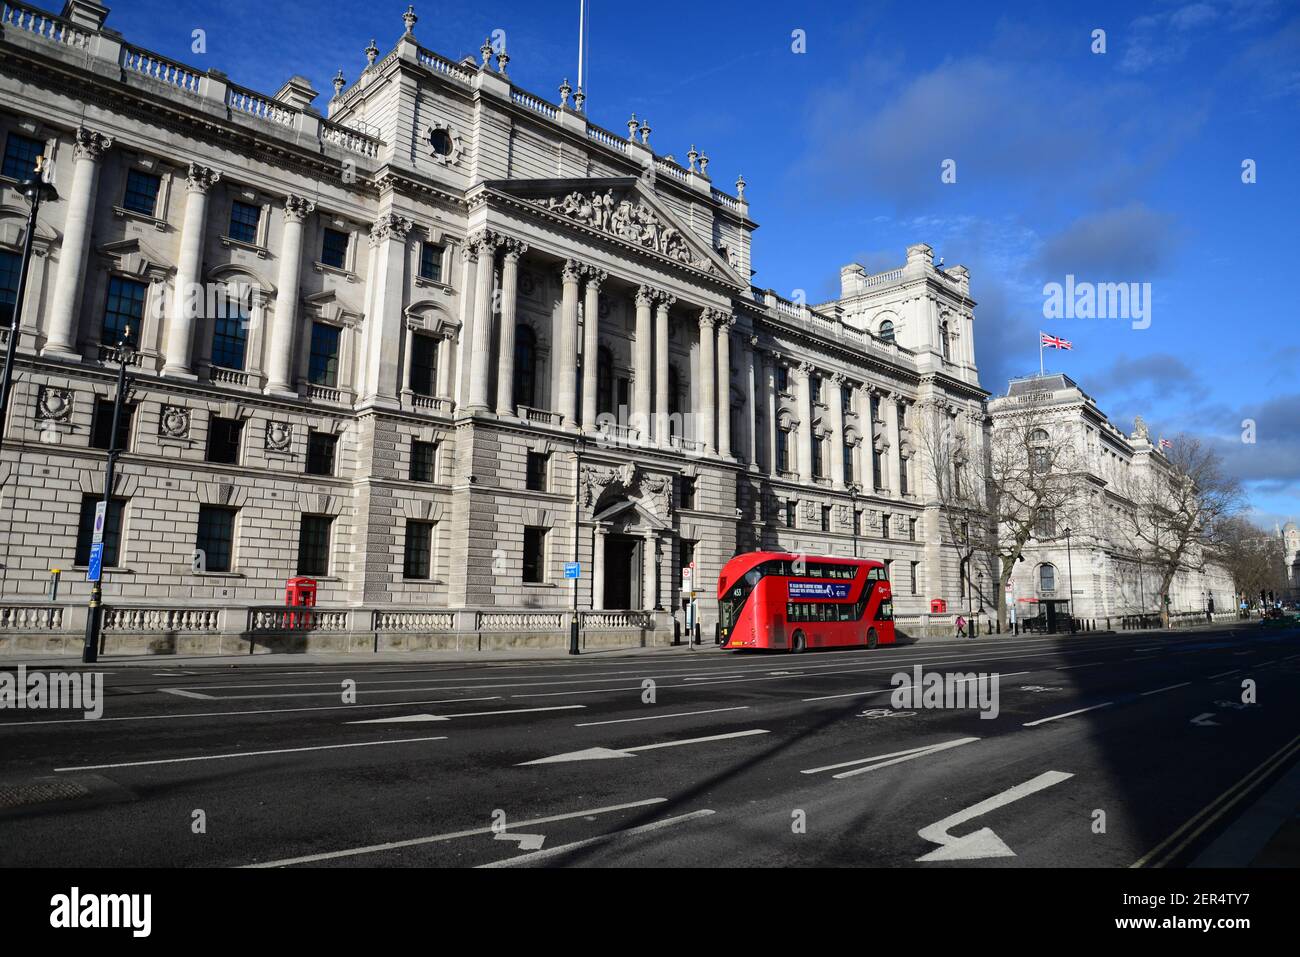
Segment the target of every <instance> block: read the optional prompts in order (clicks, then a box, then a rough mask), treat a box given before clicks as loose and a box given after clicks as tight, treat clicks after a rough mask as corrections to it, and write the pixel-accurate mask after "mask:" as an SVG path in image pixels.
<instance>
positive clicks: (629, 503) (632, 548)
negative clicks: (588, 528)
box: [591, 497, 672, 611]
mask: <svg viewBox="0 0 1300 957" xmlns="http://www.w3.org/2000/svg"><path fill="white" fill-rule="evenodd" d="M592 522H593V530H592V582H591V584H592V607H593V609H595V610H596V611H624V610H634V611H654V610H656V609H659V608H663V607H664V605H663V602H664V597H663V596H664V590H665V587H666V585H667V578H668V575H667V574H666V573H665V571H664V566H665V564H670V563H669V562H665V556H671V554H672V547H671V545H672V542H671V535H672V529H671V528H670V527H669V526H667V525H666V524H665V523H664V522H662V521H661V520H660V519H659V518H657V517H656V516H655V515H654V514H653V513H651V512H650V511H648V510H647V509H646V508H645V507H644V506H643V505H642V504H641V503H640V502H639V501H637V500H636V499H632V498H626V497H618V498H615V499H614V500H613V501H609V502H603V503H602V507H601V508H599V509H598V510H597V511H596V513H595V514H594V515H593V516H592Z"/></svg>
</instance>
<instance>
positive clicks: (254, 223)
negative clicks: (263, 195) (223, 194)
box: [230, 200, 262, 246]
mask: <svg viewBox="0 0 1300 957" xmlns="http://www.w3.org/2000/svg"><path fill="white" fill-rule="evenodd" d="M261 222H262V207H260V206H254V205H253V204H252V203H241V202H240V201H239V200H235V201H234V202H233V203H231V204H230V238H231V239H234V240H236V241H238V242H241V243H248V244H249V245H250V246H255V245H257V227H258V225H259V224H260V223H261Z"/></svg>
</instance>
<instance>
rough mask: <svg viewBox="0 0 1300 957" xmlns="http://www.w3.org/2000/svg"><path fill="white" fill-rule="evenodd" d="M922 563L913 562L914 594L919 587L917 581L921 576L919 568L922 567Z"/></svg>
mask: <svg viewBox="0 0 1300 957" xmlns="http://www.w3.org/2000/svg"><path fill="white" fill-rule="evenodd" d="M920 565H921V563H920V562H912V594H913V595H915V594H917V588H918V584H917V583H918V578H919V576H918V572H917V569H918V568H919V567H920Z"/></svg>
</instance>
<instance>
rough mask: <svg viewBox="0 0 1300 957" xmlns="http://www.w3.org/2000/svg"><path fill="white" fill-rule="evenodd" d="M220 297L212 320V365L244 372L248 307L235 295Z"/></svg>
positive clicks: (233, 293)
mask: <svg viewBox="0 0 1300 957" xmlns="http://www.w3.org/2000/svg"><path fill="white" fill-rule="evenodd" d="M236 292H237V290H235V291H234V292H232V294H230V295H226V296H222V297H221V299H220V300H219V301H218V303H217V308H216V315H215V316H214V317H213V320H212V364H213V365H214V366H220V367H221V368H223V369H237V370H239V371H240V372H243V371H244V360H245V357H246V353H247V350H248V320H249V316H248V305H247V303H246V302H245V301H244V299H243V298H242V297H240V296H238V295H237V294H235V293H236Z"/></svg>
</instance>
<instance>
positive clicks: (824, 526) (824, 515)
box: [822, 505, 831, 532]
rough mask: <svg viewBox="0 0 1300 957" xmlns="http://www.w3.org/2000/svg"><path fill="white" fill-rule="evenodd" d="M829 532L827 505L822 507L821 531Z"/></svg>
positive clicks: (829, 514) (828, 508)
mask: <svg viewBox="0 0 1300 957" xmlns="http://www.w3.org/2000/svg"><path fill="white" fill-rule="evenodd" d="M830 530H831V507H830V506H829V505H823V506H822V531H823V532H829V531H830Z"/></svg>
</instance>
